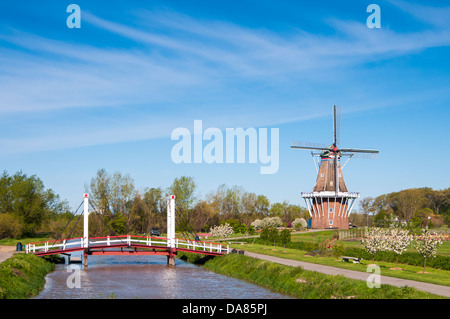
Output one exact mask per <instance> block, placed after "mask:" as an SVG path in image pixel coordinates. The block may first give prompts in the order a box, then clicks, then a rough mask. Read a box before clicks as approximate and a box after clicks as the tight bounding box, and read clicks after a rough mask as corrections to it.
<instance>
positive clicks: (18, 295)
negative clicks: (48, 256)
mask: <svg viewBox="0 0 450 319" xmlns="http://www.w3.org/2000/svg"><path fill="white" fill-rule="evenodd" d="M54 267H55V265H54V264H53V263H50V262H48V261H46V260H45V259H43V258H41V257H37V256H35V255H32V254H15V255H14V256H13V257H11V258H9V259H7V260H5V261H4V262H2V263H1V264H0V299H25V298H28V297H31V296H34V295H37V294H38V293H39V292H40V291H41V290H42V288H43V287H44V284H45V275H46V274H47V273H49V272H51V271H52V270H53V269H54Z"/></svg>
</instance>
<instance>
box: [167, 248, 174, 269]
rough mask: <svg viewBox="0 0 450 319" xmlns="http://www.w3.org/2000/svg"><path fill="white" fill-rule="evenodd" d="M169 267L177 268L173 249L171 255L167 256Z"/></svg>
mask: <svg viewBox="0 0 450 319" xmlns="http://www.w3.org/2000/svg"><path fill="white" fill-rule="evenodd" d="M167 265H169V266H175V254H174V253H173V252H172V249H171V248H170V250H169V255H168V256H167Z"/></svg>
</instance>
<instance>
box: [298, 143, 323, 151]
mask: <svg viewBox="0 0 450 319" xmlns="http://www.w3.org/2000/svg"><path fill="white" fill-rule="evenodd" d="M291 148H299V149H303V150H320V151H324V150H329V149H330V146H329V145H325V144H317V143H308V142H299V141H292V142H291Z"/></svg>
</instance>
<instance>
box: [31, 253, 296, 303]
mask: <svg viewBox="0 0 450 319" xmlns="http://www.w3.org/2000/svg"><path fill="white" fill-rule="evenodd" d="M76 266H79V269H76ZM76 276H78V277H77V278H76ZM46 280H47V283H46V285H45V287H44V290H43V291H42V292H41V293H40V294H39V295H38V296H37V297H35V298H36V299H56V298H58V299H92V298H93V299H97V298H122V299H123V298H126V299H134V298H142V299H180V298H181V299H200V298H203V299H236V298H237V299H240V298H248V299H267V298H270V299H279V298H283V299H284V298H289V297H288V296H285V295H283V294H279V293H276V292H272V291H271V290H268V289H265V288H262V287H260V286H257V285H253V284H250V283H247V282H245V281H241V280H238V279H235V278H230V277H227V276H223V275H219V274H216V273H214V272H211V271H208V270H205V269H204V268H202V267H198V266H195V265H192V264H189V263H187V262H184V261H182V260H179V259H176V263H175V267H170V266H167V258H166V257H165V256H89V269H88V271H84V270H82V267H81V266H80V264H76V265H75V267H74V265H73V264H72V265H56V269H55V271H54V272H52V273H50V274H49V275H47V277H46ZM76 280H79V281H78V282H79V285H78V286H79V288H77V287H74V285H75V283H76V282H77V281H76ZM75 286H76V285H75ZM70 287H73V288H70Z"/></svg>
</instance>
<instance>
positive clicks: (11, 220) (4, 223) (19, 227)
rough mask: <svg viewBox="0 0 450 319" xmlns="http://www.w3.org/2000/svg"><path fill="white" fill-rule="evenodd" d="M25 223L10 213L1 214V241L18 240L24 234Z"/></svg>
mask: <svg viewBox="0 0 450 319" xmlns="http://www.w3.org/2000/svg"><path fill="white" fill-rule="evenodd" d="M23 228H24V227H23V222H22V221H21V220H20V219H19V218H18V217H16V216H14V215H13V214H10V213H0V239H3V238H18V237H20V236H21V235H22V232H23Z"/></svg>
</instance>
